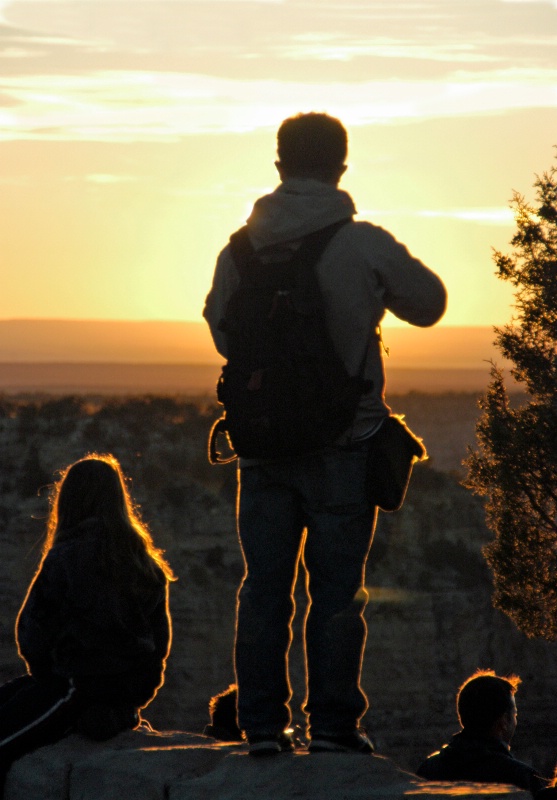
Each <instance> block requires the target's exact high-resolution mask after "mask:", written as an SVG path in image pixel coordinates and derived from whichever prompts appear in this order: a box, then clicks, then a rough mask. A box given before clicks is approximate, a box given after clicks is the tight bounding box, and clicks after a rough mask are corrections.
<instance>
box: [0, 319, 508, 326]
mask: <svg viewBox="0 0 557 800" xmlns="http://www.w3.org/2000/svg"><path fill="white" fill-rule="evenodd" d="M2 322H56V323H60V322H73V323H75V322H78V323H79V322H95V323H103V322H107V323H118V324H126V323H130V324H138V323H140V324H141V325H146V324H149V323H153V324H157V325H161V324H163V325H164V324H169V325H184V324H193V325H206V324H207V323H206V322H205V320H203V319H135V318H134V319H118V318H116V317H110V318H106V319H105V318H98V317H0V323H2ZM505 324H507V323H504V322H503V323H493V324H490V325H487V324H485V323H483V324H479V325H474V324H473V323H471V324H469V325H454V324H448V325H447V324H445V323H443V322H442V321H441V322H438V323H437V324H436V325H432V326H431V328H437V329H438V328H458V329H462V328H486V329H487V328H495V327H500V326H501V325H505ZM381 325H382V326H383V327H385V328H403V329H407V328H408V327H412V326H410V325H409V323H407V322H400V323H396V322H395V323H391V322H389V321H387V322H382V323H381Z"/></svg>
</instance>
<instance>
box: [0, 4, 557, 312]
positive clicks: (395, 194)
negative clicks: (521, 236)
mask: <svg viewBox="0 0 557 800" xmlns="http://www.w3.org/2000/svg"><path fill="white" fill-rule="evenodd" d="M308 110H320V111H322V110H324V111H328V112H329V113H332V114H335V115H337V116H339V117H340V118H341V119H342V120H343V121H344V122H345V124H346V125H347V127H348V129H349V133H350V143H351V150H350V155H349V164H350V167H349V171H348V173H347V175H346V177H345V179H344V181H343V184H342V186H343V188H345V189H347V190H348V191H350V192H351V193H352V194H353V196H354V198H355V200H356V204H357V207H358V209H359V212H360V216H361V217H362V218H367V219H370V220H372V221H375V222H377V223H378V224H380V225H383V226H384V227H387V228H389V229H390V230H391V231H392V232H393V233H394V234H395V235H396V236H397V237H398V238H399V239H401V240H402V241H404V242H405V243H406V244H407V245H408V246H409V247H410V249H411V250H412V252H413V253H414V255H416V256H418V257H420V258H421V259H422V260H423V261H425V263H427V264H428V265H429V266H431V267H432V268H433V269H435V270H436V271H437V272H438V273H439V274H440V275H441V276H442V277H443V279H444V281H445V282H446V284H447V287H448V289H449V293H450V302H449V310H448V312H447V314H446V317H445V320H444V321H445V322H446V323H447V324H451V325H492V324H500V323H502V322H505V321H507V320H508V319H509V318H510V309H509V303H510V300H511V295H510V291H509V290H508V288H507V287H506V286H505V285H504V284H502V283H501V282H499V281H498V280H497V279H496V278H495V277H494V275H493V270H494V267H493V263H492V260H491V248H492V247H496V248H500V249H503V250H508V249H509V247H508V243H509V241H510V239H511V237H512V234H513V229H514V224H513V218H512V213H511V212H510V210H509V207H508V206H509V200H510V197H511V192H512V190H513V189H516V190H519V191H521V192H522V193H524V194H526V195H527V196H531V195H532V189H531V187H532V183H533V181H534V177H535V174H536V173H542V172H543V171H544V170H547V169H549V168H550V166H551V165H552V162H553V159H554V155H555V151H554V150H553V146H554V145H556V144H557V3H556V2H554V1H553V0H552V2H549V1H548V0H383V1H380V0H379V1H378V0H336V1H335V0H215V2H213V0H197V2H192V1H191V0H66V1H65V2H61V1H60V0H0V254H1V255H0V258H1V263H2V291H1V292H0V318H4V319H7V318H20V317H21V318H25V317H46V318H74V319H77V318H84V319H95V318H96V319H160V320H181V319H191V320H196V319H199V318H200V315H201V309H202V305H203V300H204V297H205V294H206V292H207V290H208V287H209V284H210V280H211V275H212V270H213V266H214V259H215V257H216V254H217V253H218V251H219V249H220V248H221V247H222V246H223V244H224V243H225V242H226V240H227V237H228V235H229V233H230V232H232V230H234V229H235V228H236V227H238V225H240V224H241V223H242V222H243V220H244V219H245V217H246V216H247V214H248V213H249V210H250V207H251V204H252V202H253V200H254V199H255V198H256V197H257V196H258V195H259V194H261V193H262V192H264V191H267V190H270V189H272V188H273V187H274V186H275V185H276V183H277V177H276V174H275V171H274V167H273V160H274V156H275V153H274V146H275V143H274V134H275V131H276V128H277V126H278V124H279V123H280V121H281V120H282V119H283V118H284V117H286V116H289V115H291V114H292V113H296V112H298V111H308Z"/></svg>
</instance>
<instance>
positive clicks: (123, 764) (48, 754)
mask: <svg viewBox="0 0 557 800" xmlns="http://www.w3.org/2000/svg"><path fill="white" fill-rule="evenodd" d="M414 795H418V796H420V797H421V798H423V800H434V798H435V800H445V798H446V800H448V799H449V798H452V797H455V796H458V797H459V798H461V800H466V799H467V798H470V800H475V799H476V798H477V800H480V796H481V800H490V798H493V800H495V799H496V798H497V800H529V795H528V793H527V792H521V791H519V790H517V789H515V788H514V787H510V786H501V785H499V786H496V785H487V784H466V783H454V784H453V783H450V784H449V783H427V782H425V781H422V780H421V779H419V778H417V777H416V776H415V775H412V774H411V773H408V772H404V771H403V770H401V769H399V768H398V767H397V766H396V765H395V764H394V763H393V762H392V761H390V760H389V759H388V758H385V757H382V756H363V755H356V754H354V755H351V754H349V755H346V754H340V753H339V754H336V753H319V754H313V755H309V754H308V753H307V752H302V751H300V752H298V753H296V754H283V755H280V756H275V757H270V758H258V759H256V758H253V757H250V756H248V755H247V753H246V750H245V745H241V744H232V745H231V744H226V745H223V744H218V743H216V742H214V741H213V740H211V739H206V738H204V737H199V736H195V735H191V734H187V733H173V734H162V733H154V734H145V733H138V732H132V733H127V734H122V735H121V736H119V737H117V738H116V739H114V740H113V741H112V742H110V743H109V744H105V745H93V744H91V743H89V742H86V741H85V740H83V739H80V738H79V737H77V736H72V737H70V738H68V739H66V740H64V741H62V742H59V743H58V744H57V745H53V746H51V747H43V748H41V749H40V750H37V751H36V752H35V753H31V754H30V755H28V756H26V757H25V758H22V759H21V760H20V761H18V762H17V763H16V764H15V765H14V766H13V767H12V769H11V771H10V773H9V775H8V780H7V784H6V791H5V797H4V800H122V798H130V800H268V798H273V800H292V798H303V800H370V798H374V800H398V798H400V800H402V799H403V798H407V797H410V796H414Z"/></svg>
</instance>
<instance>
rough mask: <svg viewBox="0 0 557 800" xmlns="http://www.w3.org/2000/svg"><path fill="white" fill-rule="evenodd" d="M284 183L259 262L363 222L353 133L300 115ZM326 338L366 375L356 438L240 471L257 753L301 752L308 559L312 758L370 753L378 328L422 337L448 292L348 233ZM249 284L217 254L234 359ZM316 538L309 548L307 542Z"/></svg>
mask: <svg viewBox="0 0 557 800" xmlns="http://www.w3.org/2000/svg"><path fill="white" fill-rule="evenodd" d="M277 144H278V160H277V161H276V162H275V163H276V167H277V170H278V172H279V175H280V178H281V183H280V185H279V186H278V188H277V189H276V190H275V191H274V192H272V193H271V194H269V195H266V196H264V197H261V198H260V199H259V200H258V201H257V202H256V203H255V206H254V208H253V211H252V213H251V216H250V217H249V219H248V223H247V224H248V232H249V239H250V241H251V244H252V245H253V248H254V249H255V251H256V252H257V253H266V254H268V253H269V251H272V249H273V247H275V246H277V247H279V246H280V247H284V245H286V246H288V247H291V248H293V249H296V247H297V246H298V245H299V244H300V242H301V241H303V240H304V237H307V236H308V235H309V234H312V233H314V232H315V231H319V230H321V229H323V228H325V227H326V226H329V225H331V224H333V223H337V222H339V221H341V220H345V219H346V218H347V217H351V216H352V215H353V214H355V213H356V210H355V207H354V204H353V202H352V199H351V197H350V196H349V195H348V194H347V193H346V192H343V191H341V190H340V189H339V188H338V184H339V181H340V179H341V177H342V175H343V174H344V172H345V170H346V163H345V161H346V156H347V133H346V130H345V129H344V127H343V126H342V124H341V123H340V122H339V120H337V119H334V118H332V117H329V116H328V115H326V114H317V113H310V114H300V115H298V116H295V117H292V118H290V119H287V120H285V121H284V122H283V123H282V125H281V126H280V129H279V131H278V137H277ZM316 274H317V279H318V282H319V285H320V289H321V292H322V296H323V298H324V303H325V307H326V316H327V324H328V329H329V332H330V334H331V337H332V339H333V342H334V344H335V348H336V351H337V352H338V354H339V355H340V356H341V358H342V360H343V362H344V364H345V366H346V368H347V369H348V372H349V373H350V375H352V376H354V375H357V374H358V371H359V370H360V369H361V365H362V364H363V372H364V375H365V378H366V379H368V383H369V384H372V386H373V388H372V389H371V391H368V392H367V393H365V394H363V395H362V397H361V399H360V402H359V406H358V408H357V411H356V413H355V415H354V418H353V420H352V423H351V425H350V426H349V427H348V428H347V430H345V432H344V433H343V434H342V435H341V436H340V438H338V439H337V440H336V441H334V442H331V444H330V445H329V446H326V447H323V448H320V449H318V450H316V451H313V452H309V453H303V454H301V455H296V456H288V457H282V458H277V459H263V460H245V459H241V460H240V469H239V500H238V531H239V538H240V543H241V546H242V552H243V555H244V559H245V567H246V571H245V575H244V579H243V583H242V586H241V588H240V592H239V595H238V611H237V630H236V644H235V666H236V679H237V683H238V687H239V700H238V715H239V725H240V727H241V728H242V729H243V730H245V732H246V734H247V737H248V741H249V745H250V753H253V754H259V753H278V752H280V751H281V750H289V749H292V742H291V741H290V740H289V738H288V736H286V735H285V734H284V730H285V728H287V726H288V725H289V723H290V721H291V715H290V708H289V701H290V697H291V689H290V683H289V678H288V650H289V647H290V642H291V620H292V617H293V614H294V602H293V586H294V583H295V577H296V573H297V568H298V563H299V559H300V557H302V558H303V561H304V565H305V567H306V569H307V572H308V575H309V578H308V581H309V594H310V597H311V607H310V609H309V613H308V617H307V620H306V625H305V648H306V657H307V683H308V685H307V696H306V701H305V704H304V710H305V712H306V714H307V715H308V718H309V727H308V733H309V736H310V737H311V742H310V745H309V747H310V751H325V750H332V751H340V752H362V753H370V752H372V751H373V747H372V745H371V742H370V741H369V740H368V738H367V737H366V736H365V735H364V734H363V733H362V732H361V731H360V730H359V722H360V719H361V717H362V715H363V714H364V713H365V711H366V709H367V698H366V696H365V694H364V692H363V691H362V688H361V686H360V672H361V663H362V657H363V651H364V646H365V638H366V625H365V622H364V618H363V611H364V608H365V605H366V602H367V599H368V595H367V592H366V590H365V586H364V571H365V564H366V559H367V555H368V552H369V548H370V545H371V541H372V537H373V530H374V525H375V519H376V508H375V507H374V506H373V505H372V504H371V503H370V501H369V500H368V497H367V494H366V489H365V476H366V460H367V451H368V443H369V438H370V437H371V436H372V435H373V434H374V433H375V432H376V431H377V430H378V429H379V428H380V427H381V424H382V423H383V421H384V420H385V418H386V417H387V416H388V414H389V408H388V406H387V405H386V403H385V400H384V382H385V381H384V374H383V365H382V359H381V345H380V341H379V336H378V335H377V329H378V326H379V323H380V322H381V319H382V318H383V316H384V314H385V311H386V310H387V309H389V310H390V311H392V312H393V313H394V314H395V315H396V316H397V317H398V318H399V319H402V320H405V321H406V322H409V323H410V324H412V325H417V326H424V327H425V326H430V325H433V324H434V323H435V322H437V321H438V320H439V319H440V318H441V316H442V315H443V313H444V309H445V301H446V295H445V289H444V286H443V284H442V282H441V281H440V279H439V278H438V277H437V276H436V275H435V274H434V273H433V272H431V271H430V270H429V269H428V268H427V267H425V266H424V265H423V264H422V263H421V262H420V261H418V260H417V259H415V258H413V257H412V256H411V255H410V254H409V253H408V251H407V250H406V248H405V247H404V246H403V245H401V244H399V243H398V242H397V241H396V240H395V239H394V238H393V236H392V235H391V234H390V233H388V232H387V231H385V230H383V229H381V228H379V227H377V226H375V225H372V224H371V223H369V222H354V221H349V222H348V223H347V224H345V225H343V226H342V227H341V228H340V229H339V230H338V231H337V232H336V233H335V235H334V237H333V238H332V240H331V241H330V242H329V244H328V245H327V247H326V249H325V251H324V252H323V254H322V256H321V258H320V259H319V261H318V263H317V266H316ZM238 283H239V274H238V270H237V268H236V266H235V263H234V260H233V257H232V253H231V248H230V245H227V247H225V248H224V250H223V251H222V252H221V254H220V255H219V258H218V261H217V266H216V270H215V275H214V280H213V286H212V288H211V291H210V292H209V295H208V297H207V301H206V306H205V310H204V316H205V318H206V319H207V321H208V323H209V326H210V328H211V333H212V335H213V339H214V341H215V345H216V347H217V350H218V351H219V353H221V354H222V355H223V356H224V357H227V355H228V348H227V336H226V331H224V330H223V325H222V321H223V319H224V317H225V314H226V309H227V305H228V301H229V300H230V298H231V296H232V295H233V293H234V291H235V289H236V287H237V286H238ZM305 530H307V534H306V535H304V531H305Z"/></svg>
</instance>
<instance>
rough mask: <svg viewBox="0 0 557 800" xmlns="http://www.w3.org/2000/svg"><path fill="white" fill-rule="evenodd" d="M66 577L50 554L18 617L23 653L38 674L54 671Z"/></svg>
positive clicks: (35, 578) (18, 642) (34, 674)
mask: <svg viewBox="0 0 557 800" xmlns="http://www.w3.org/2000/svg"><path fill="white" fill-rule="evenodd" d="M62 584H63V576H62V575H61V574H60V570H59V569H58V564H57V563H56V559H54V558H51V557H50V554H49V555H47V557H46V558H45V560H44V562H43V564H42V565H41V567H40V568H39V570H38V572H37V573H36V575H35V577H34V578H33V580H32V582H31V585H30V586H29V589H28V590H27V594H26V596H25V599H24V601H23V604H22V606H21V608H20V610H19V613H18V616H17V620H16V643H17V647H18V652H19V655H20V656H21V657H22V658H23V660H24V661H25V663H26V665H27V671H28V672H29V673H30V674H31V675H33V676H34V677H40V676H41V675H45V674H46V675H49V674H51V672H52V650H53V646H54V642H55V638H56V637H57V636H58V635H59V631H60V627H61V616H62V615H61V594H62Z"/></svg>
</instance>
